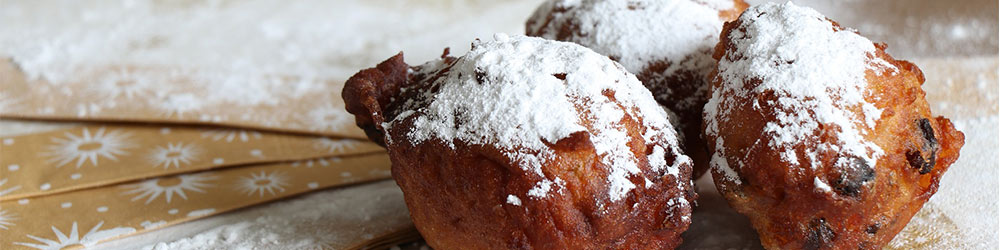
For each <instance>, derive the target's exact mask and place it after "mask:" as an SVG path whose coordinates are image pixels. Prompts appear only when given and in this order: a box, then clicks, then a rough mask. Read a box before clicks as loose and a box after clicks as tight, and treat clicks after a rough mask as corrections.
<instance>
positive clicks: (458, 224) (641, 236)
mask: <svg viewBox="0 0 1000 250" xmlns="http://www.w3.org/2000/svg"><path fill="white" fill-rule="evenodd" d="M448 62H450V60H446V62H445V66H444V68H442V69H440V70H438V71H437V72H439V73H438V74H437V75H421V74H419V73H407V72H422V71H421V70H419V69H418V68H412V69H413V70H409V71H408V70H403V69H404V68H405V69H411V68H409V67H408V66H406V65H405V63H402V56H401V55H397V56H396V57H393V58H390V59H388V60H386V61H385V62H383V63H381V64H379V66H378V67H376V68H373V69H366V70H362V71H360V72H358V73H357V74H356V75H355V76H353V77H351V79H350V80H348V81H347V83H346V86H345V91H344V93H345V94H344V98H345V102H346V103H347V105H348V111H349V112H351V113H352V114H354V115H355V116H356V118H357V121H358V125H359V126H361V127H362V128H364V129H365V130H366V131H369V129H371V130H372V131H374V132H370V133H369V134H368V135H369V137H370V138H371V139H372V140H376V141H380V142H382V143H383V145H385V144H388V145H389V146H388V150H389V155H390V158H391V159H392V175H393V178H394V179H395V180H396V182H397V184H398V185H399V186H400V188H401V189H402V190H403V193H404V198H405V200H406V204H407V207H408V208H409V209H410V215H411V217H412V219H413V221H414V224H415V225H416V226H417V229H418V230H419V231H420V232H421V234H422V235H423V236H424V237H425V239H426V240H427V242H428V244H430V245H431V246H432V247H434V248H436V249H670V248H674V247H676V246H677V245H679V244H680V243H681V238H680V235H681V233H682V232H684V231H685V230H687V227H688V224H689V223H690V220H689V216H690V213H691V206H690V204H676V203H672V200H676V198H677V197H684V198H685V199H686V200H692V201H693V200H694V199H695V197H696V194H694V192H693V189H692V187H691V181H690V176H691V166H690V165H689V164H681V165H680V166H681V167H680V173H679V174H678V175H677V176H680V177H681V178H675V177H674V176H673V175H663V174H662V173H657V172H656V171H654V170H652V169H651V167H650V165H649V163H648V162H647V161H645V157H640V158H641V161H640V164H639V168H640V169H641V173H640V174H636V175H632V176H630V177H628V178H629V179H630V181H632V182H633V183H645V179H648V180H649V181H650V182H651V183H650V185H637V186H636V187H635V189H633V190H632V191H630V192H629V193H628V194H627V195H626V196H625V198H623V199H622V200H620V201H617V202H606V201H607V200H608V199H609V198H608V193H607V190H608V188H609V186H608V185H609V184H608V183H607V182H606V181H605V177H606V176H608V169H609V168H608V167H607V166H604V165H603V163H601V160H600V157H599V156H598V155H597V153H596V151H595V148H594V144H593V143H592V142H591V141H590V140H591V139H590V137H589V135H588V134H587V133H582V132H577V133H574V134H572V135H570V136H569V137H567V138H563V139H561V140H559V141H557V142H556V143H554V144H552V145H550V147H551V148H552V149H553V150H554V151H555V156H556V157H555V158H554V159H552V160H549V161H548V162H546V163H545V166H544V168H543V169H542V171H543V172H544V176H547V177H549V178H557V179H560V180H562V181H564V182H565V183H564V184H562V185H563V187H564V188H561V191H559V192H560V193H559V195H550V196H547V197H544V198H537V199H536V198H525V197H522V199H521V200H520V205H515V204H511V203H509V202H505V201H507V197H508V195H509V194H524V193H528V192H529V190H531V189H532V188H533V186H534V185H535V183H537V182H539V181H541V177H540V176H538V175H533V174H526V173H525V169H524V168H522V167H521V166H520V165H519V164H518V162H516V161H514V160H512V159H510V157H509V156H507V155H506V154H505V153H506V152H505V151H503V150H501V149H498V148H497V147H495V146H492V145H471V144H468V143H465V142H461V141H457V142H455V143H454V147H452V145H447V144H445V143H444V142H442V141H441V140H428V141H424V142H421V143H411V142H409V141H408V137H407V132H408V131H410V130H411V128H412V126H413V122H414V119H415V116H409V117H404V118H400V120H397V121H394V122H393V124H395V125H394V126H393V128H392V129H391V130H389V132H388V134H383V133H384V129H383V128H382V127H381V126H379V125H378V124H381V123H382V122H384V121H392V120H393V119H395V117H396V115H397V114H398V113H399V112H400V110H397V108H398V107H399V106H400V105H399V104H398V103H395V102H399V101H400V100H407V99H411V98H416V99H419V97H417V96H416V95H414V94H412V92H418V91H417V90H421V89H428V88H431V86H432V85H431V84H430V83H431V82H434V81H435V80H436V79H437V78H438V77H439V76H440V74H441V73H440V72H447V71H449V70H450V67H451V66H453V65H451V64H449V63H448ZM400 76H402V77H400ZM404 87H405V88H406V89H405V90H402V91H400V88H404ZM605 95H606V96H608V97H613V96H614V93H612V92H609V93H606V94H605ZM418 101H419V100H418ZM622 125H623V127H625V128H626V130H627V131H629V137H630V140H631V141H632V142H633V143H630V144H629V145H630V146H629V147H630V149H631V151H633V153H634V154H635V155H642V156H645V155H648V154H650V151H651V150H652V149H650V148H647V144H648V143H650V142H643V139H642V136H641V133H642V131H643V129H644V128H643V127H642V125H641V124H640V121H637V120H636V119H634V118H632V117H629V116H626V118H624V119H623V120H622ZM389 140H392V141H393V142H394V143H385V142H387V141H389ZM675 160H676V159H673V158H668V159H667V161H668V164H674V161H675ZM553 192H555V191H553Z"/></svg>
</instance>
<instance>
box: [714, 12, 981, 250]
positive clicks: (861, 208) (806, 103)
mask: <svg viewBox="0 0 1000 250" xmlns="http://www.w3.org/2000/svg"><path fill="white" fill-rule="evenodd" d="M884 49H885V45H884V44H873V43H872V42H871V41H869V40H868V39H866V38H864V37H862V36H860V35H858V34H857V33H856V32H855V31H853V30H851V29H847V28H843V27H841V26H840V25H838V24H837V23H836V22H833V21H831V20H829V19H827V18H826V17H824V16H823V15H821V14H820V13H818V12H816V11H815V10H812V9H809V8H804V7H799V6H796V5H794V4H792V3H785V4H774V3H767V4H762V5H758V6H753V7H750V8H749V9H747V10H746V12H744V13H743V14H742V15H740V17H739V18H738V19H737V20H735V21H733V22H730V23H727V24H726V25H725V29H724V31H723V32H722V36H721V41H720V42H719V44H718V47H717V48H716V51H715V55H714V56H715V58H717V59H718V60H719V63H718V69H717V72H715V74H714V76H713V78H712V89H711V91H712V92H711V99H710V100H709V101H708V104H707V105H706V106H705V113H704V115H705V135H706V139H707V140H708V142H709V144H708V145H709V148H710V152H711V153H712V158H711V167H712V175H713V177H715V184H716V186H717V187H718V189H719V190H720V192H721V193H722V194H723V195H724V196H725V197H726V199H727V200H728V201H729V204H730V205H731V206H732V207H733V208H735V209H736V210H737V211H738V212H740V213H742V214H744V215H746V216H747V217H749V218H750V220H751V222H752V223H753V226H754V228H755V229H756V230H757V232H758V234H759V235H760V239H761V243H762V244H763V245H764V247H766V248H769V249H880V248H881V247H882V246H883V245H885V244H886V243H888V242H889V241H890V240H891V239H892V238H893V237H894V236H895V235H896V234H897V233H898V232H899V231H900V230H901V229H902V228H903V227H904V226H905V225H906V224H907V222H909V220H910V218H911V217H912V216H913V214H914V213H916V212H917V211H918V210H920V207H921V206H923V204H924V202H926V201H927V199H928V198H930V197H931V195H933V194H934V192H936V191H937V188H938V182H939V181H940V178H941V176H942V175H943V174H944V173H945V171H947V170H948V167H949V166H950V165H951V164H952V163H953V162H955V160H956V159H957V158H958V153H959V149H960V148H961V147H962V145H963V143H964V135H963V134H962V133H961V132H959V131H957V130H955V128H954V126H953V125H952V123H951V121H949V120H948V119H946V118H943V117H940V116H938V117H935V116H933V115H932V114H931V111H930V108H929V107H928V104H927V101H926V100H925V99H924V91H923V90H921V88H920V85H921V84H922V83H923V82H924V77H923V75H922V73H921V72H920V69H919V68H917V67H916V66H914V65H913V64H911V63H910V62H907V61H901V60H896V59H893V58H892V56H890V55H889V54H886V52H885V50H884Z"/></svg>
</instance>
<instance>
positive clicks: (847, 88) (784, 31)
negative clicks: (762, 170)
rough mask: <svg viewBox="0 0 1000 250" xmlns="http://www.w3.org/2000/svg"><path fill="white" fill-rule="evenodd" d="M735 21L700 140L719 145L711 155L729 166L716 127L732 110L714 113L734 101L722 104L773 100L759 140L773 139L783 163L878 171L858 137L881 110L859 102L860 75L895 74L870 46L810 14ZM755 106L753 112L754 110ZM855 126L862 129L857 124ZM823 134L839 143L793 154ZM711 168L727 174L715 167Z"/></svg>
mask: <svg viewBox="0 0 1000 250" xmlns="http://www.w3.org/2000/svg"><path fill="white" fill-rule="evenodd" d="M739 21H740V22H741V25H740V26H739V27H737V28H735V29H734V30H733V31H732V33H731V34H730V36H729V39H731V40H732V44H733V46H734V47H735V49H734V50H731V51H727V54H726V55H725V56H724V57H723V58H722V59H721V60H720V61H719V68H718V70H719V78H720V79H721V80H722V82H723V83H722V86H721V88H719V89H715V90H714V92H713V94H712V98H711V100H709V103H708V104H707V105H706V106H705V114H706V117H707V118H708V119H707V130H706V133H708V134H710V135H713V136H715V137H716V138H717V139H716V142H715V143H716V147H717V150H716V152H715V154H717V155H719V156H721V157H722V158H723V159H725V158H727V157H726V155H725V151H723V150H719V149H721V148H722V145H723V142H724V141H723V139H722V138H719V137H718V136H717V135H718V134H719V121H720V120H724V119H729V118H728V117H729V114H728V112H730V110H728V109H720V106H734V105H736V104H735V103H734V102H736V101H737V100H735V99H733V98H726V99H724V98H723V97H724V96H737V97H745V98H749V97H750V96H756V95H764V94H767V93H773V94H774V95H776V96H777V100H773V101H768V102H769V103H768V104H769V105H773V106H775V107H777V108H775V109H774V110H762V111H761V112H774V113H773V114H774V116H775V117H776V121H772V122H768V123H767V124H766V125H765V127H764V131H763V132H764V133H765V136H767V137H771V138H772V139H771V140H769V141H770V143H769V145H768V146H770V147H773V148H775V149H777V150H779V151H781V153H780V155H781V157H782V160H783V161H785V162H788V163H789V164H791V165H800V164H806V165H808V166H810V167H812V168H817V167H821V166H822V163H821V162H820V159H819V155H821V153H823V152H831V151H832V152H840V154H843V155H848V156H853V157H858V158H860V159H862V160H864V161H865V163H866V164H868V165H869V166H876V162H877V160H878V157H879V156H880V155H882V154H883V152H882V149H881V148H880V147H879V146H878V145H875V144H874V143H872V142H870V141H867V140H865V138H864V135H866V134H867V133H868V131H869V130H870V129H873V128H874V127H875V125H876V123H875V121H876V120H877V119H878V118H879V117H880V116H881V110H880V109H879V108H877V107H875V106H874V105H873V104H871V103H870V102H868V101H866V100H865V99H864V93H865V91H866V90H865V88H866V86H867V83H866V81H865V72H866V71H867V70H873V71H875V72H880V71H881V70H883V69H886V70H888V71H889V72H895V70H896V69H895V68H894V67H893V66H892V65H891V64H889V63H888V62H885V61H884V60H881V59H878V58H873V57H872V54H873V53H874V52H875V49H876V48H875V46H874V45H873V44H872V42H871V41H869V40H868V39H866V38H864V37H861V36H860V35H858V34H857V33H855V32H854V31H852V30H842V29H838V28H835V27H834V26H833V24H832V23H831V22H830V21H828V20H827V19H826V18H825V17H824V16H822V15H821V14H819V13H818V12H816V11H815V10H812V9H809V8H805V7H799V6H796V5H795V4H792V3H790V2H789V3H785V4H775V3H767V4H762V5H758V6H754V7H751V8H750V9H747V11H746V12H744V13H743V15H741V16H740V19H739ZM748 79H755V80H760V84H759V85H757V86H753V87H752V88H751V89H747V88H746V85H745V83H746V81H747V80H748ZM758 104H759V103H755V104H754V106H753V108H754V109H760V107H759V106H757V105H758ZM850 109H860V110H861V111H862V112H860V113H854V112H852V111H851V110H850ZM859 120H860V121H864V122H863V123H861V124H859V123H858V122H855V121H859ZM821 126H825V127H830V126H833V127H834V128H839V130H840V131H838V132H837V133H836V136H837V140H836V141H833V142H828V143H823V144H820V145H816V146H815V147H811V148H809V147H807V148H805V149H804V150H800V151H796V150H795V149H794V148H793V146H794V145H796V144H798V143H800V142H801V141H805V140H809V139H810V138H815V137H816V136H819V135H818V131H820V128H821ZM713 158H715V156H713ZM712 165H713V167H715V168H720V169H724V168H728V166H727V165H728V164H721V163H720V162H719V161H715V160H713V161H712ZM834 167H838V168H841V167H851V160H850V158H849V157H840V158H839V159H838V161H837V162H835V163H834ZM731 171H732V170H731V169H724V172H727V173H728V172H731Z"/></svg>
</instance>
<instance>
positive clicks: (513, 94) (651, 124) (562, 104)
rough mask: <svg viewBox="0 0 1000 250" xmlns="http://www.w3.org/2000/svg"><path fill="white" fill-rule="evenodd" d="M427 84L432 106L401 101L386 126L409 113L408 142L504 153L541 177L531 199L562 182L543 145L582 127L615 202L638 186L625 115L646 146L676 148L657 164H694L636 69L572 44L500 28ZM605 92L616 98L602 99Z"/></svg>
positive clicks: (670, 169)
mask: <svg viewBox="0 0 1000 250" xmlns="http://www.w3.org/2000/svg"><path fill="white" fill-rule="evenodd" d="M438 64H440V63H439V62H431V63H429V64H428V65H425V66H429V67H433V65H438ZM433 84H434V86H436V89H437V90H436V92H435V93H424V95H423V97H424V98H428V99H430V101H429V104H427V105H425V106H421V105H404V109H408V110H406V111H402V112H400V114H401V115H399V116H396V117H395V118H394V120H393V121H391V122H387V123H386V124H383V127H384V128H386V129H392V127H393V125H396V124H395V123H396V122H397V121H400V120H401V119H404V118H407V117H409V116H415V117H413V121H414V122H413V127H412V130H410V131H408V133H407V136H408V139H409V140H410V141H412V143H422V142H424V141H427V140H430V139H438V140H441V141H443V142H444V143H446V144H447V145H449V146H452V147H454V146H455V145H454V144H453V143H454V142H455V141H456V140H457V141H462V142H465V143H469V144H473V145H493V146H495V147H497V148H499V149H502V150H505V154H506V155H507V157H510V159H512V160H515V161H519V162H520V164H521V166H522V169H523V170H525V172H528V173H533V174H537V175H539V176H541V177H542V178H543V180H542V181H539V182H538V183H536V185H535V186H534V188H532V189H531V190H530V191H529V193H528V196H529V197H535V198H542V197H546V196H547V195H549V194H550V193H552V191H553V190H558V189H559V188H561V186H562V183H563V181H562V180H559V179H558V178H556V179H550V178H548V177H546V176H545V175H544V174H543V172H542V171H541V170H542V166H543V164H544V162H546V161H548V160H550V159H553V158H554V157H556V155H555V154H554V152H555V151H553V150H552V149H551V148H549V146H548V145H550V144H555V143H557V142H558V141H559V140H561V139H564V138H567V137H569V136H570V135H571V134H573V133H579V132H584V133H587V135H589V137H590V140H591V142H592V143H593V145H594V147H595V149H596V151H597V154H598V155H599V156H600V157H601V161H602V163H604V164H605V165H606V166H608V167H609V172H610V174H609V176H608V177H607V181H608V184H609V187H610V190H609V193H608V195H609V197H610V199H611V201H612V202H614V201H618V200H620V199H622V198H624V197H625V195H626V194H627V193H628V192H629V191H631V190H632V189H633V188H635V184H634V183H632V182H631V181H630V180H629V179H628V177H629V176H632V175H634V174H638V173H639V172H640V168H639V166H638V164H639V162H638V159H637V155H635V154H634V153H633V152H632V151H631V149H630V148H629V140H630V138H631V137H629V136H628V134H627V130H626V128H625V127H624V126H623V125H622V124H621V122H622V120H623V119H625V118H626V117H631V118H632V119H635V120H638V121H641V122H642V125H643V126H644V128H645V131H643V134H642V137H643V139H644V140H645V141H646V143H649V144H656V145H658V146H659V147H660V148H661V150H664V149H671V150H673V151H672V152H670V153H672V154H674V155H678V156H677V158H678V160H676V161H675V162H674V165H672V166H668V165H667V162H666V161H651V162H650V163H651V167H652V169H653V170H655V171H658V172H660V173H670V174H676V173H678V172H679V170H677V169H676V168H678V167H679V166H680V165H679V164H683V163H685V162H689V161H690V160H689V158H687V157H686V156H683V155H680V152H678V151H677V146H676V141H677V139H676V134H675V133H674V132H673V128H672V126H671V125H670V123H669V122H668V121H667V115H666V113H665V112H664V111H663V109H661V108H660V107H659V106H658V105H657V104H656V103H655V101H654V100H653V98H652V95H651V94H650V93H649V91H648V90H646V89H645V88H644V87H643V86H642V84H641V83H640V82H639V81H638V80H637V79H636V78H635V76H634V75H632V74H630V73H628V72H626V71H625V70H624V69H622V68H621V66H620V65H618V64H616V63H614V62H612V61H611V60H609V59H608V58H607V57H604V56H602V55H600V54H597V53H594V52H593V51H592V50H590V49H587V48H584V47H581V46H579V45H576V44H572V43H565V42H556V41H550V40H545V39H540V38H532V37H525V36H512V37H508V36H507V35H504V34H498V35H496V36H495V41H489V42H483V41H478V40H477V41H475V42H473V48H472V50H471V51H470V52H469V53H468V54H466V55H465V56H462V57H460V58H458V59H457V60H456V61H455V62H454V64H453V65H452V66H451V68H450V69H449V70H448V72H446V73H445V75H444V76H443V77H441V78H439V79H438V80H437V81H436V82H434V83H433ZM609 90H610V91H613V96H612V97H613V99H612V98H609V97H608V96H605V91H609ZM609 93H610V92H609ZM408 104H412V102H409V103H408ZM581 118H583V119H585V121H582V120H581ZM664 152H665V151H664ZM663 154H664V153H661V155H663Z"/></svg>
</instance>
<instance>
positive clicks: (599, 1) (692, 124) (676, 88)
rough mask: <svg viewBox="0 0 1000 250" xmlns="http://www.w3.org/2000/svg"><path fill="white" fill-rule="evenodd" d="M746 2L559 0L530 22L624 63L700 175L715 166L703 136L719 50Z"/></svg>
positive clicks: (531, 27) (537, 31) (540, 32)
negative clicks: (664, 113) (669, 121)
mask: <svg viewBox="0 0 1000 250" xmlns="http://www.w3.org/2000/svg"><path fill="white" fill-rule="evenodd" d="M746 6H747V4H746V3H744V2H743V1H742V0H629V1H626V0H611V1H606V0H582V1H580V0H552V1H546V2H544V3H543V4H542V5H541V6H539V7H538V9H537V10H535V13H534V15H532V16H531V17H530V18H529V19H528V21H527V24H526V30H527V34H528V35H529V36H538V37H543V38H548V39H554V40H560V41H568V42H574V43H577V44H580V45H583V46H584V47H588V48H591V49H593V50H594V51H596V52H597V53H600V54H602V55H606V56H608V57H610V58H611V59H613V60H615V61H618V62H620V63H621V64H622V65H623V66H625V69H626V70H628V71H629V72H632V73H634V74H636V77H638V78H639V80H640V81H642V82H643V84H644V85H645V86H646V87H647V88H649V90H650V91H651V92H652V93H653V97H654V98H655V99H656V101H657V102H659V103H660V105H663V106H664V107H666V108H667V109H669V111H670V112H672V115H673V116H674V117H672V118H673V119H674V121H675V122H674V125H675V126H676V127H677V129H678V130H679V131H678V132H679V133H680V135H681V142H682V146H683V148H684V152H685V153H687V154H688V155H690V156H691V158H692V159H693V160H694V164H695V167H694V169H695V171H694V172H695V175H694V176H695V177H696V178H697V176H700V175H701V174H702V173H704V172H705V171H706V170H707V169H708V153H707V151H706V149H705V141H704V140H703V139H702V136H701V132H702V131H701V123H702V117H701V113H702V107H704V106H705V102H706V101H707V100H708V83H707V81H706V77H707V76H708V73H709V72H711V71H712V70H713V69H715V60H714V59H712V49H713V48H715V44H717V43H718V42H719V32H720V31H721V30H722V24H723V23H724V22H725V21H729V20H733V19H735V18H736V16H737V15H739V13H740V12H742V11H743V9H745V8H746Z"/></svg>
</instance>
